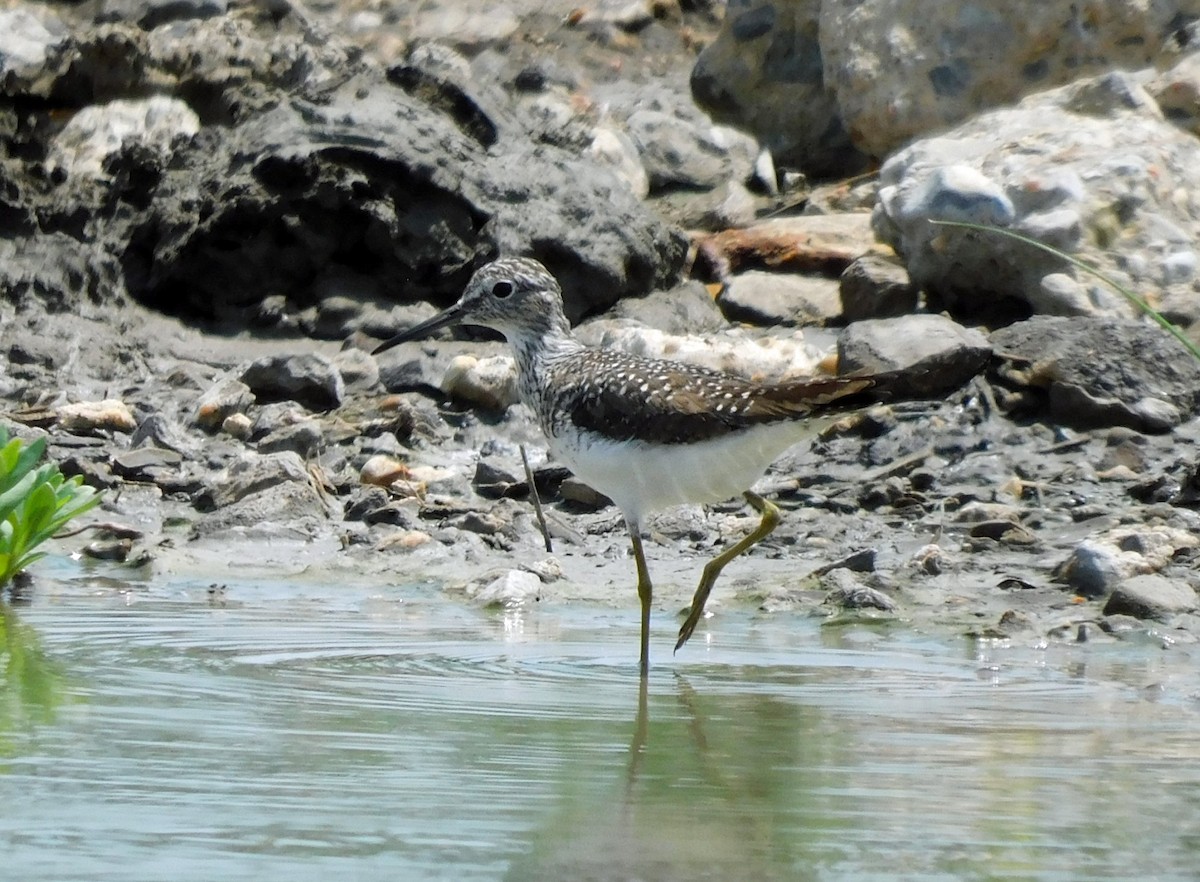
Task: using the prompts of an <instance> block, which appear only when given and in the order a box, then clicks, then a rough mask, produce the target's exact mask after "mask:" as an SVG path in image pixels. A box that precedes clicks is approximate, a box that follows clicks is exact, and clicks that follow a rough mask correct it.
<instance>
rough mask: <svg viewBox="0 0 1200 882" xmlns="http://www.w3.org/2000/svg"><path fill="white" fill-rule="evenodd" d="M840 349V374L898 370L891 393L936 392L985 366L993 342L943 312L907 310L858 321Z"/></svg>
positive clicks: (843, 337)
mask: <svg viewBox="0 0 1200 882" xmlns="http://www.w3.org/2000/svg"><path fill="white" fill-rule="evenodd" d="M837 351H838V370H839V372H840V373H843V374H852V373H858V372H862V373H872V374H873V373H881V372H887V371H899V372H900V373H901V374H902V377H901V378H900V381H899V382H898V383H897V384H896V386H895V388H894V389H892V390H891V394H895V395H897V396H900V397H905V396H908V395H913V396H916V397H933V396H937V395H940V394H943V393H945V392H948V391H950V390H952V389H957V388H958V387H959V386H961V385H963V384H964V383H966V382H967V381H968V380H970V379H971V378H972V377H973V376H975V375H976V374H977V373H979V372H980V371H981V370H983V368H984V365H986V364H987V361H988V359H989V358H990V357H991V353H992V347H991V346H990V345H989V344H988V340H987V338H986V337H984V336H983V334H981V333H980V332H979V331H976V330H974V329H971V328H964V327H963V326H962V325H959V324H958V323H956V322H954V321H951V320H950V319H948V318H946V317H945V316H943V315H908V316H901V317H899V318H891V319H866V320H864V321H861V322H855V323H854V324H852V325H850V326H849V327H847V328H846V329H845V330H844V331H842V333H841V334H839V335H838V342H837Z"/></svg>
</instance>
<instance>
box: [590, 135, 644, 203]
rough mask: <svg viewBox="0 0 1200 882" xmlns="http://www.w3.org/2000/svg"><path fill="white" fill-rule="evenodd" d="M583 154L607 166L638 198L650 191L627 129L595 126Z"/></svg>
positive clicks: (636, 149) (639, 158)
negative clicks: (626, 131)
mask: <svg viewBox="0 0 1200 882" xmlns="http://www.w3.org/2000/svg"><path fill="white" fill-rule="evenodd" d="M584 155H585V156H587V157H588V158H589V159H591V160H593V161H594V162H596V164H598V165H602V166H605V167H607V168H609V169H611V170H612V172H613V174H615V175H616V176H617V178H618V179H620V180H621V181H623V182H624V183H625V185H626V186H627V187H629V192H630V193H632V194H633V195H634V196H636V197H637V198H638V199H645V198H646V197H647V196H648V195H650V175H649V174H647V172H646V167H645V166H644V165H642V160H641V157H640V156H639V154H638V148H637V145H636V144H634V143H633V139H632V138H630V137H629V135H628V134H627V133H625V132H622V131H619V130H617V129H614V128H611V127H608V126H603V125H600V126H596V128H595V129H593V130H592V140H591V143H590V144H588V146H587V148H586V149H585V151H584Z"/></svg>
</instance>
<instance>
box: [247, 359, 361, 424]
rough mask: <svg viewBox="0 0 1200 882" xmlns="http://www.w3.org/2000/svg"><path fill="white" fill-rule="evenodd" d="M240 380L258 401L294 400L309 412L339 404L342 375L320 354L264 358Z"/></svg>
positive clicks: (343, 386)
mask: <svg viewBox="0 0 1200 882" xmlns="http://www.w3.org/2000/svg"><path fill="white" fill-rule="evenodd" d="M241 380H242V382H243V383H245V384H246V385H247V386H248V387H249V389H250V391H251V392H253V393H254V396H255V398H256V399H257V400H258V402H259V403H260V404H261V403H266V402H271V401H297V402H299V403H300V404H303V405H304V406H305V407H309V408H311V409H312V410H331V409H333V408H335V407H337V406H338V405H339V404H341V403H342V397H343V396H344V395H345V385H344V384H343V382H342V375H341V373H339V372H338V369H337V368H336V367H334V365H333V363H332V362H331V361H330V360H329V359H328V358H326V357H325V356H323V355H318V354H316V353H312V352H309V353H305V354H303V355H268V356H265V357H263V358H260V359H258V360H257V361H255V362H254V363H253V364H251V365H250V366H249V367H248V368H246V370H244V371H243V372H242V376H241Z"/></svg>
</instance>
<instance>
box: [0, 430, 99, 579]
mask: <svg viewBox="0 0 1200 882" xmlns="http://www.w3.org/2000/svg"><path fill="white" fill-rule="evenodd" d="M45 452H46V439H45V438H38V439H37V440H36V441H34V442H33V443H31V444H26V443H25V442H24V441H22V440H21V439H20V438H13V439H12V440H11V441H10V440H9V438H8V430H7V429H5V428H4V427H3V426H0V586H3V585H7V584H8V581H9V580H10V579H11V578H12V577H13V576H14V575H16V574H17V573H19V572H21V570H23V569H25V568H26V567H28V566H29V565H30V564H31V563H33V562H34V561H36V560H38V559H40V558H42V557H44V556H45V552H42V551H34V549H35V548H37V547H38V546H39V545H41V544H42V543H43V542H45V541H46V540H47V539H49V538H50V537H51V536H53V535H54V534H55V533H56V532H57V531H58V529H59V528H60V527H62V525H63V524H65V523H66V522H67V521H69V520H71V518H73V517H76V516H77V515H81V514H83V513H84V512H85V511H87V510H88V509H90V508H92V507H94V506H96V505H98V504H99V502H100V497H99V495H97V493H96V491H95V490H94V489H92V488H91V487H85V486H84V485H83V479H82V478H80V477H79V476H76V477H74V478H71V479H69V480H67V479H65V478H64V477H63V475H62V472H60V471H59V470H58V466H57V465H56V464H55V463H52V462H47V463H43V464H42V465H40V466H39V465H38V462H39V461H40V460H41V458H42V456H43V455H44V454H45Z"/></svg>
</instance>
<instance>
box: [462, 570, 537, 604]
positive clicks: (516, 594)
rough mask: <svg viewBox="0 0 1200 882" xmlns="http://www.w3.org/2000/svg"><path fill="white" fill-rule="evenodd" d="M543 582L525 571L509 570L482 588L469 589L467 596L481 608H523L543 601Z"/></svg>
mask: <svg viewBox="0 0 1200 882" xmlns="http://www.w3.org/2000/svg"><path fill="white" fill-rule="evenodd" d="M541 593H542V580H541V579H539V578H538V577H537V576H536V575H534V574H533V573H530V572H526V571H525V570H509V571H508V572H506V573H504V575H502V576H498V577H497V578H495V579H493V580H492V581H490V582H488V583H487V584H486V585H483V586H482V587H478V586H475V587H474V588H473V589H472V588H471V587H468V589H467V594H468V596H470V597H471V599H472V600H474V601H475V602H476V603H477V604H479V605H480V606H484V607H488V606H500V607H504V608H505V609H511V608H513V607H519V606H523V605H525V604H526V603H528V602H529V601H531V600H541Z"/></svg>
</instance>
